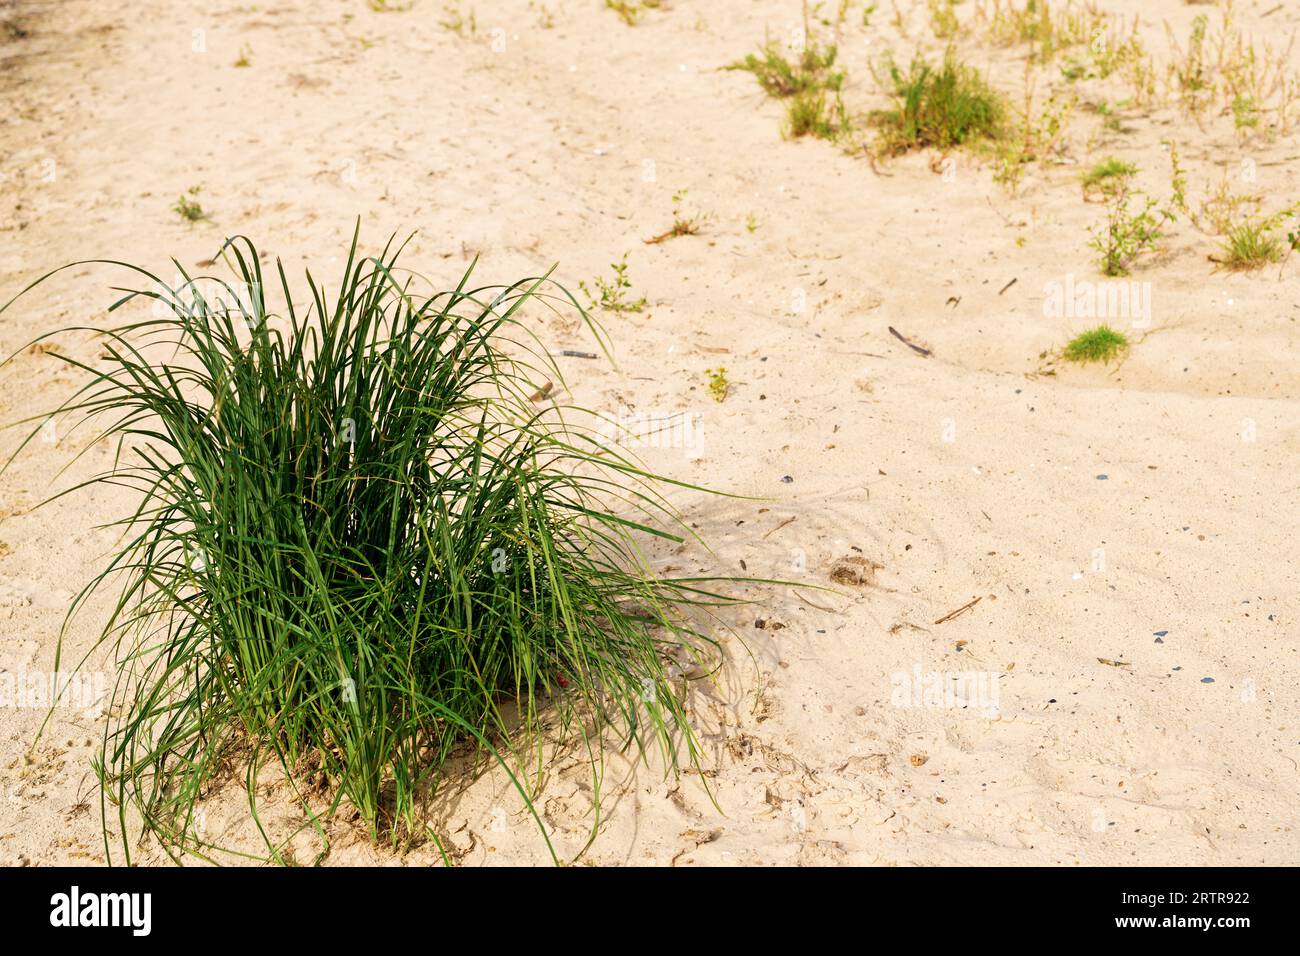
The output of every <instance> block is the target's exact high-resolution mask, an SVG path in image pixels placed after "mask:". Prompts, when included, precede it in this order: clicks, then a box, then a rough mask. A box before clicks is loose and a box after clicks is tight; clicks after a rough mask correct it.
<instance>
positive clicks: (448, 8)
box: [438, 3, 478, 37]
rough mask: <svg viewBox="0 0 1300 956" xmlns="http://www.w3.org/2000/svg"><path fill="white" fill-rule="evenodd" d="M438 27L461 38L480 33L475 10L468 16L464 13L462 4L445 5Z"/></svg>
mask: <svg viewBox="0 0 1300 956" xmlns="http://www.w3.org/2000/svg"><path fill="white" fill-rule="evenodd" d="M438 26H440V27H442V28H443V29H444V30H447V31H448V32H450V33H454V34H456V36H459V37H463V36H472V35H473V34H475V33H477V32H478V16H477V14H475V12H474V11H473V10H471V11H470V12H469V13H468V14H466V13H464V12H462V11H461V9H460V4H457V3H444V4H443V6H442V19H441V20H439V21H438Z"/></svg>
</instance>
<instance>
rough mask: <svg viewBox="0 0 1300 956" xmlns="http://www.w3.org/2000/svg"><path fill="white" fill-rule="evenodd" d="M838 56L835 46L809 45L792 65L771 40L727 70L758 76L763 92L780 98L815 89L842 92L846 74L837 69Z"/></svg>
mask: <svg viewBox="0 0 1300 956" xmlns="http://www.w3.org/2000/svg"><path fill="white" fill-rule="evenodd" d="M838 53H839V51H838V50H837V49H836V48H835V47H834V46H827V47H821V46H818V45H817V44H815V43H809V44H808V45H807V46H805V47H804V49H803V51H802V52H801V53H800V54H799V56H798V57H797V58H796V59H795V60H794V61H793V62H791V61H790V60H789V59H788V58H787V57H786V56H785V54H784V53H782V52H781V45H780V44H779V43H777V42H775V41H773V40H769V41H768V42H767V43H765V44H763V46H762V48H761V49H760V50H759V51H758V53H750V54H748V55H747V56H746V57H745V58H744V59H743V60H738V61H737V62H735V63H730V64H728V65H727V66H725V67H723V69H727V70H744V71H745V72H747V73H752V74H754V79H756V80H758V85H759V86H760V87H762V88H763V92H764V93H766V94H767V95H768V96H772V97H776V98H777V99H784V98H786V97H789V96H796V95H798V94H799V93H804V92H807V91H809V90H815V89H822V90H830V91H832V92H838V91H839V90H840V89H841V88H842V87H843V85H844V71H843V70H839V69H836V67H835V59H836V57H837V56H838Z"/></svg>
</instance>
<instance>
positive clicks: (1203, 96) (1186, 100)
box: [1166, 14, 1214, 113]
mask: <svg viewBox="0 0 1300 956" xmlns="http://www.w3.org/2000/svg"><path fill="white" fill-rule="evenodd" d="M1209 22H1210V21H1209V18H1208V17H1207V16H1205V14H1199V15H1198V16H1197V17H1196V18H1195V19H1193V20H1192V30H1191V34H1190V35H1189V37H1188V39H1187V48H1186V49H1185V50H1184V49H1183V48H1182V46H1181V45H1180V44H1179V43H1178V41H1177V40H1176V39H1175V38H1174V37H1173V34H1172V33H1171V34H1170V36H1169V39H1170V45H1171V46H1172V48H1173V53H1174V58H1173V62H1172V63H1170V65H1169V73H1170V75H1171V76H1172V78H1173V79H1174V81H1175V82H1176V83H1177V86H1178V92H1179V96H1180V98H1181V100H1182V103H1183V105H1184V107H1186V108H1187V110H1188V111H1189V112H1191V113H1198V112H1200V111H1201V109H1203V108H1204V107H1205V106H1206V104H1207V103H1208V102H1209V100H1210V98H1211V97H1212V96H1213V93H1214V79H1213V75H1212V67H1211V64H1210V62H1209V60H1208V56H1207V51H1206V49H1205V39H1206V32H1207V29H1208V27H1209ZM1166 29H1168V27H1166Z"/></svg>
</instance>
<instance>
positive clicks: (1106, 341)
mask: <svg viewBox="0 0 1300 956" xmlns="http://www.w3.org/2000/svg"><path fill="white" fill-rule="evenodd" d="M1127 350H1128V339H1127V338H1126V337H1125V336H1124V333H1122V332H1116V331H1115V330H1114V329H1112V328H1111V327H1110V326H1109V325H1099V326H1097V327H1096V328H1095V329H1089V330H1088V331H1087V332H1080V333H1079V334H1078V335H1076V336H1075V337H1074V338H1073V339H1071V340H1070V342H1069V344H1068V345H1066V346H1065V351H1064V352H1063V353H1062V355H1063V356H1064V358H1065V359H1066V361H1069V362H1079V363H1081V364H1084V365H1086V364H1087V363H1089V362H1110V360H1111V359H1113V358H1115V357H1116V356H1118V355H1120V354H1121V353H1123V352H1125V351H1127Z"/></svg>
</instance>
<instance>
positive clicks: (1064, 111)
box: [993, 68, 1075, 196]
mask: <svg viewBox="0 0 1300 956" xmlns="http://www.w3.org/2000/svg"><path fill="white" fill-rule="evenodd" d="M1074 102H1075V101H1074V98H1073V97H1070V98H1069V99H1066V100H1058V99H1057V98H1056V97H1054V96H1051V97H1048V99H1047V102H1046V103H1044V104H1043V106H1042V108H1041V109H1038V108H1036V107H1035V105H1034V84H1033V80H1032V79H1031V76H1030V71H1029V69H1028V68H1026V70H1025V83H1024V101H1023V105H1022V106H1021V107H1020V108H1019V109H1018V110H1017V111H1016V115H1015V117H1014V118H1013V119H1012V120H1009V121H1008V122H1007V123H1006V124H1005V128H1004V132H1003V134H1002V136H1001V138H1000V139H998V140H997V141H996V148H995V150H994V152H995V154H996V156H997V159H998V164H997V166H996V167H995V168H994V171H993V179H994V181H995V182H997V183H999V184H1000V185H1001V186H1003V187H1004V188H1005V189H1006V190H1007V191H1008V192H1009V193H1011V195H1013V196H1014V195H1015V194H1016V192H1017V191H1018V190H1019V188H1020V179H1021V177H1022V176H1023V174H1024V169H1025V167H1026V165H1028V164H1029V163H1032V162H1036V161H1038V160H1041V159H1043V158H1044V157H1046V156H1048V155H1050V154H1051V153H1053V152H1054V151H1055V150H1056V148H1057V144H1058V142H1059V141H1060V139H1061V136H1062V135H1063V134H1064V132H1065V127H1066V123H1067V120H1068V118H1069V115H1070V112H1071V111H1072V110H1073V109H1074Z"/></svg>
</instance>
